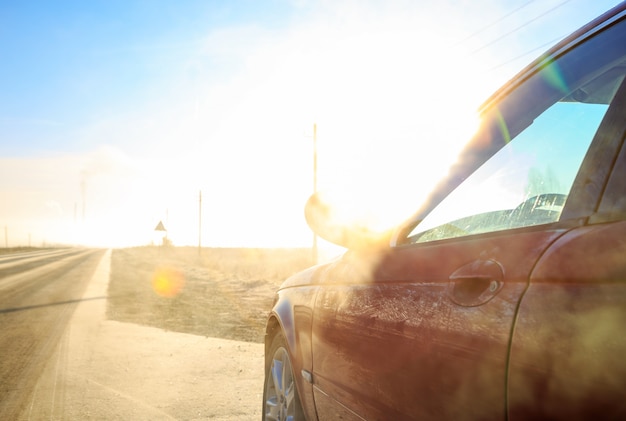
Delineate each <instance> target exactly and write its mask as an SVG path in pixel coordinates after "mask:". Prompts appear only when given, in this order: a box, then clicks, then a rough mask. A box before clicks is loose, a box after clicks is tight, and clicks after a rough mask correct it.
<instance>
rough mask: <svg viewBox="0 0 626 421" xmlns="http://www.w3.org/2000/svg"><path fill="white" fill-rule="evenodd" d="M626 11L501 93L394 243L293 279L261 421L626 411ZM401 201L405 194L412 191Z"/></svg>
mask: <svg viewBox="0 0 626 421" xmlns="http://www.w3.org/2000/svg"><path fill="white" fill-rule="evenodd" d="M625 76H626V3H621V4H620V5H618V6H617V7H615V8H614V9H612V10H611V11H609V12H607V13H606V14H604V15H603V16H601V17H599V18H598V19H596V20H594V21H593V22H591V23H589V24H588V25H586V26H585V27H583V28H581V29H580V30H579V31H577V32H575V33H574V34H572V35H571V36H569V37H568V38H567V39H565V40H564V41H562V42H560V43H559V44H558V45H556V46H555V47H554V48H552V49H551V50H549V51H548V52H547V53H546V54H545V55H543V56H542V57H540V58H539V59H538V60H537V61H535V62H534V63H532V64H531V65H530V66H528V67H527V68H525V69H524V70H523V71H522V72H521V73H519V74H518V76H516V77H515V78H514V79H513V80H512V81H511V82H509V83H508V84H507V85H505V86H504V87H503V88H501V89H500V90H499V91H498V92H496V93H495V94H494V95H493V96H492V97H491V98H490V99H489V100H488V101H487V102H486V103H485V105H484V106H483V108H482V109H481V121H482V124H481V127H480V129H479V130H478V131H477V133H476V134H475V136H474V137H473V138H472V139H471V141H470V142H469V143H468V144H467V147H466V148H465V149H464V151H463V152H462V153H461V155H460V158H459V161H458V163H457V164H456V165H455V166H454V167H453V168H452V169H451V171H450V173H449V177H447V178H446V179H444V180H442V182H441V183H440V184H439V185H438V186H437V188H436V189H434V191H433V193H432V195H431V196H430V197H429V200H427V201H426V202H425V203H424V205H423V206H422V208H421V209H419V210H418V211H417V212H416V214H415V216H414V217H413V218H411V219H410V220H408V221H407V222H405V223H404V224H402V225H401V226H400V227H398V228H397V229H396V230H395V231H394V232H393V233H390V234H389V235H382V236H378V237H377V236H375V235H372V234H371V233H364V232H362V231H361V230H359V229H355V228H354V227H345V226H334V225H333V222H332V220H331V218H330V216H329V212H328V209H327V208H326V207H325V205H324V203H323V200H322V198H320V197H315V198H313V199H312V200H311V201H309V204H308V205H307V220H308V222H309V224H310V225H311V227H312V228H313V229H314V231H316V232H317V233H318V234H319V235H320V236H322V237H324V238H326V239H328V240H331V241H334V242H337V243H339V244H342V245H347V246H349V248H350V250H349V251H348V252H347V253H346V254H345V255H343V256H342V257H341V258H339V259H337V260H336V261H333V262H330V263H327V264H323V265H319V266H315V267H313V268H310V269H308V270H306V271H304V272H302V273H299V274H297V275H295V276H293V277H291V278H290V279H288V280H287V281H286V282H285V283H284V284H283V285H282V286H281V288H280V289H279V291H278V292H277V295H276V298H275V301H274V304H273V307H272V309H271V312H270V315H269V318H268V322H267V330H266V364H265V373H266V379H265V388H264V397H263V414H264V415H263V416H264V419H265V420H284V419H293V420H298V419H307V420H316V419H318V420H336V419H342V420H404V419H406V420H408V419H421V420H425V419H431V420H442V419H454V420H459V419H480V420H503V419H508V420H511V421H514V420H522V419H550V420H557V419H564V420H565V419H567V420H572V419H597V418H600V419H624V418H626V400H625V399H624V391H626V335H624V333H623V328H624V326H626V148H625V147H624V145H623V144H624V140H625V136H626V81H625V79H626V78H625ZM405 193H406V192H405Z"/></svg>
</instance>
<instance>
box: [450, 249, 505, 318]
mask: <svg viewBox="0 0 626 421" xmlns="http://www.w3.org/2000/svg"><path fill="white" fill-rule="evenodd" d="M503 278H504V270H503V269H502V266H501V265H500V263H498V262H496V261H495V260H474V261H473V262H470V263H468V264H466V265H463V266H461V267H460V268H458V269H457V270H455V271H454V272H453V273H452V274H451V275H450V277H449V280H450V282H449V284H448V296H449V297H450V299H451V300H452V301H453V302H455V303H456V304H458V305H461V306H464V307H474V306H479V305H482V304H485V303H486V302H488V301H489V300H491V299H492V298H493V297H495V296H496V294H498V292H499V291H500V289H502V280H503Z"/></svg>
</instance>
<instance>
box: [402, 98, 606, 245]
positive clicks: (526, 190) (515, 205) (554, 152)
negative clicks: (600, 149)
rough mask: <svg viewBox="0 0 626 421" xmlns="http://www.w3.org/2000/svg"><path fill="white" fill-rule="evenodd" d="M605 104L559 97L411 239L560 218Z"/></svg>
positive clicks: (468, 180)
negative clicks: (569, 100)
mask: <svg viewBox="0 0 626 421" xmlns="http://www.w3.org/2000/svg"><path fill="white" fill-rule="evenodd" d="M607 108H608V106H607V105H606V104H588V103H582V102H557V103H555V104H554V105H553V106H551V107H549V108H548V109H547V110H546V111H544V112H543V113H542V114H541V115H540V116H539V117H537V118H535V119H534V121H533V123H532V124H531V125H529V126H528V127H527V128H526V129H524V130H523V131H521V133H519V134H518V135H517V136H516V137H515V138H514V139H512V140H511V141H510V142H509V143H508V144H507V145H506V146H504V147H503V148H502V149H501V150H500V151H498V152H497V153H496V154H495V155H494V156H493V157H492V158H491V159H489V160H488V161H487V162H486V163H485V164H483V165H482V166H481V167H480V168H479V169H478V170H477V171H476V172H474V173H473V174H472V175H471V176H470V177H468V178H467V179H466V180H465V181H464V182H463V183H461V184H460V185H459V187H457V188H456V189H455V190H454V191H453V192H452V193H451V194H450V195H449V196H448V197H447V198H446V199H445V200H443V201H442V202H441V203H440V204H439V205H438V206H437V207H436V208H435V209H434V210H433V211H432V212H431V213H429V214H428V215H427V216H426V218H425V219H424V220H423V221H422V223H420V224H419V225H418V226H417V227H416V228H415V229H414V230H413V232H411V234H410V236H409V239H410V242H413V243H419V242H425V241H432V240H441V239H446V238H453V237H460V236H464V235H471V234H479V233H486V232H492V231H499V230H504V229H510V228H518V227H525V226H531V225H537V224H545V223H550V222H555V221H558V219H559V216H560V214H561V210H562V209H563V206H564V204H565V200H566V198H567V194H568V193H569V190H570V188H571V186H572V183H573V181H574V178H575V177H576V174H577V172H578V169H579V167H580V164H581V162H582V160H583V158H584V156H585V153H586V151H587V149H588V147H589V144H590V143H591V140H592V139H593V136H594V134H595V132H596V130H597V128H598V126H599V124H600V121H601V120H602V117H603V116H604V114H605V112H606V110H607Z"/></svg>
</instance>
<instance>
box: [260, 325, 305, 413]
mask: <svg viewBox="0 0 626 421" xmlns="http://www.w3.org/2000/svg"><path fill="white" fill-rule="evenodd" d="M267 357H269V358H271V359H270V360H269V361H267V362H266V364H265V366H266V369H265V388H264V390H263V420H264V421H302V420H304V414H303V412H302V406H301V404H300V398H299V396H298V390H297V389H296V384H295V381H294V375H293V369H292V367H291V360H290V359H289V353H288V352H287V345H286V344H285V339H284V337H283V336H282V335H280V334H277V335H276V336H275V337H274V339H273V340H272V345H271V347H270V351H269V353H268V355H267ZM267 357H266V358H267Z"/></svg>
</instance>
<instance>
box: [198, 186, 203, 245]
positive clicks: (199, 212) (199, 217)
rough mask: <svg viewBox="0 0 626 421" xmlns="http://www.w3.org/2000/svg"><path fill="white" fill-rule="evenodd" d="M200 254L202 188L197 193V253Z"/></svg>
mask: <svg viewBox="0 0 626 421" xmlns="http://www.w3.org/2000/svg"><path fill="white" fill-rule="evenodd" d="M200 254H202V190H200V194H199V195H198V255H200Z"/></svg>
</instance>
